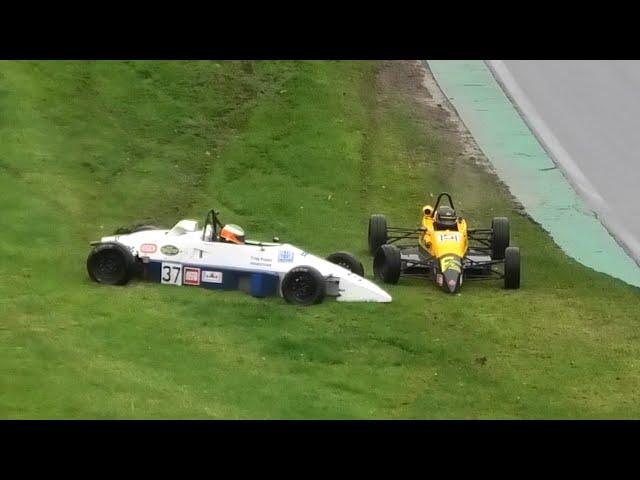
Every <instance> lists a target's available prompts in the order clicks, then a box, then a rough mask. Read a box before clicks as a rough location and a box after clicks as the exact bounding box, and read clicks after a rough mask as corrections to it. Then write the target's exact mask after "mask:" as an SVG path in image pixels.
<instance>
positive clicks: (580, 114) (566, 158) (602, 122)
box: [488, 60, 640, 262]
mask: <svg viewBox="0 0 640 480" xmlns="http://www.w3.org/2000/svg"><path fill="white" fill-rule="evenodd" d="M488 64H489V66H490V68H491V69H492V71H493V73H494V75H495V77H496V78H497V80H498V81H499V82H500V84H501V86H502V87H503V89H504V90H505V92H506V93H507V94H508V95H509V97H510V98H511V100H512V101H513V103H514V104H515V105H516V107H517V108H518V110H519V111H520V113H521V115H522V116H523V118H524V119H525V121H526V122H527V124H528V125H529V127H530V128H531V130H532V131H533V132H534V134H535V135H536V137H537V138H538V140H539V141H540V142H541V143H542V145H543V146H544V148H545V149H546V150H547V152H548V153H549V155H550V156H551V157H552V158H553V160H554V161H555V162H556V163H557V164H558V166H559V167H560V168H561V170H562V171H563V173H564V174H565V176H566V177H567V178H568V180H569V181H570V183H571V184H572V185H573V187H574V188H575V189H576V191H577V192H578V194H579V195H580V196H581V197H582V198H583V199H584V200H585V202H586V204H587V205H588V206H589V207H590V208H591V209H592V210H593V211H594V212H595V213H596V214H597V216H598V219H599V220H600V221H601V222H602V224H603V225H604V226H605V227H606V228H607V229H608V230H609V232H611V234H612V235H613V236H614V237H615V238H616V239H617V240H618V242H619V243H620V244H621V245H622V246H623V247H624V248H625V250H626V251H627V252H628V253H629V254H630V255H631V256H632V257H633V258H634V260H635V261H636V262H640V201H639V200H640V193H639V191H640V61H611V60H604V61H595V60H580V61H566V60H552V61H546V60H545V61H537V60H536V61H532V60H522V61H519V60H508V61H489V62H488Z"/></svg>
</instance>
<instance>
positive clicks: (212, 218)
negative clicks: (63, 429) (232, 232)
mask: <svg viewBox="0 0 640 480" xmlns="http://www.w3.org/2000/svg"><path fill="white" fill-rule="evenodd" d="M218 213H220V212H216V211H215V210H213V209H211V210H209V213H207V218H205V220H204V228H203V229H202V240H203V241H207V242H212V241H214V239H215V238H216V237H217V236H218V235H217V233H218V227H220V228H222V227H223V226H224V225H222V223H220V220H219V219H218ZM209 225H211V230H212V236H211V239H207V238H205V235H206V233H207V226H209Z"/></svg>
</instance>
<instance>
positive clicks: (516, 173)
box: [428, 60, 640, 286]
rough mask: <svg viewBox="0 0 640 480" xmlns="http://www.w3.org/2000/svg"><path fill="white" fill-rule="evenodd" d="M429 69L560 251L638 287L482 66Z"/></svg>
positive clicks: (627, 261)
mask: <svg viewBox="0 0 640 480" xmlns="http://www.w3.org/2000/svg"><path fill="white" fill-rule="evenodd" d="M428 65H429V68H430V69H431V71H432V73H433V75H434V77H435V79H436V81H437V82H438V85H439V86H440V88H441V89H442V91H443V92H444V94H445V95H446V96H447V98H448V99H449V101H450V102H451V104H452V105H453V106H454V107H455V109H456V110H457V111H458V114H459V115H460V118H461V119H462V121H463V122H464V123H465V125H466V127H467V128H468V129H469V131H470V132H471V134H472V135H473V137H474V138H475V140H476V142H477V143H478V146H479V147H480V148H481V149H482V151H483V152H484V154H485V155H486V156H487V158H488V159H489V161H490V162H491V163H492V164H493V166H494V168H495V170H496V173H497V174H498V176H499V177H500V178H501V179H502V180H503V181H504V182H505V183H506V184H507V185H508V186H509V189H510V190H511V193H512V194H513V195H514V196H515V197H516V198H517V199H518V200H519V201H520V202H521V203H522V205H523V206H524V207H525V209H526V210H527V212H528V213H529V215H531V217H532V218H533V219H534V220H535V221H536V222H538V223H540V224H541V225H542V227H543V228H544V229H545V230H547V231H548V232H549V233H550V234H551V236H552V238H553V239H554V241H555V242H556V243H557V244H558V245H559V246H560V248H562V249H563V250H564V251H565V252H566V253H567V254H568V255H570V256H571V257H573V258H575V259H576V260H578V261H579V262H580V263H582V264H584V265H586V266H588V267H591V268H593V269H595V270H597V271H599V272H603V273H606V274H608V275H611V276H613V277H616V278H619V279H621V280H624V281H625V282H627V283H629V284H631V285H635V286H640V268H638V266H637V265H636V263H635V262H634V261H633V260H632V259H631V258H630V257H629V256H628V255H627V254H626V253H625V252H624V250H623V249H622V248H621V247H620V246H619V245H618V244H617V243H616V241H615V240H614V239H613V238H612V237H611V235H610V234H609V232H607V230H606V229H605V228H604V227H603V226H602V224H601V223H600V222H599V221H598V220H597V219H596V218H595V216H594V215H593V213H591V212H590V211H589V210H588V209H587V208H586V206H585V205H584V203H583V201H582V199H581V198H580V197H579V196H578V194H577V193H576V192H575V191H574V190H573V188H572V187H571V185H570V184H569V182H568V181H567V180H566V178H565V177H564V176H563V175H562V173H561V172H560V171H559V170H558V169H557V168H554V167H555V165H554V163H553V161H552V160H551V159H550V158H549V156H548V155H547V153H546V152H545V150H544V149H543V148H542V146H541V145H540V143H539V142H538V140H537V139H536V138H535V136H534V135H533V134H532V133H531V131H530V130H529V127H528V126H527V125H526V123H525V122H524V120H523V119H522V118H521V117H520V114H519V113H518V112H517V110H516V109H515V107H514V106H513V105H512V104H511V101H510V100H509V98H508V97H507V96H506V95H505V94H504V92H503V91H502V89H501V87H500V85H498V83H497V82H496V80H495V78H494V77H493V75H492V73H491V71H490V70H489V68H488V67H487V65H486V64H485V62H483V61H480V60H455V61H454V60H429V61H428Z"/></svg>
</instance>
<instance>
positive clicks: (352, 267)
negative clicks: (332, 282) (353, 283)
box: [327, 252, 364, 277]
mask: <svg viewBox="0 0 640 480" xmlns="http://www.w3.org/2000/svg"><path fill="white" fill-rule="evenodd" d="M327 261H328V262H331V263H335V264H336V265H340V266H341V267H343V268H346V269H347V270H349V271H350V272H352V273H355V274H356V275H359V276H361V277H364V267H363V266H362V263H361V262H360V261H358V259H357V258H356V257H354V256H353V255H351V254H350V253H349V252H336V253H332V254H331V255H329V256H328V257H327Z"/></svg>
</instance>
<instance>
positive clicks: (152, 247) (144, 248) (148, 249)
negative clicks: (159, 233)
mask: <svg viewBox="0 0 640 480" xmlns="http://www.w3.org/2000/svg"><path fill="white" fill-rule="evenodd" d="M156 250H158V246H157V245H156V244H155V243H143V244H142V245H140V251H141V252H142V253H155V251H156Z"/></svg>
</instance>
